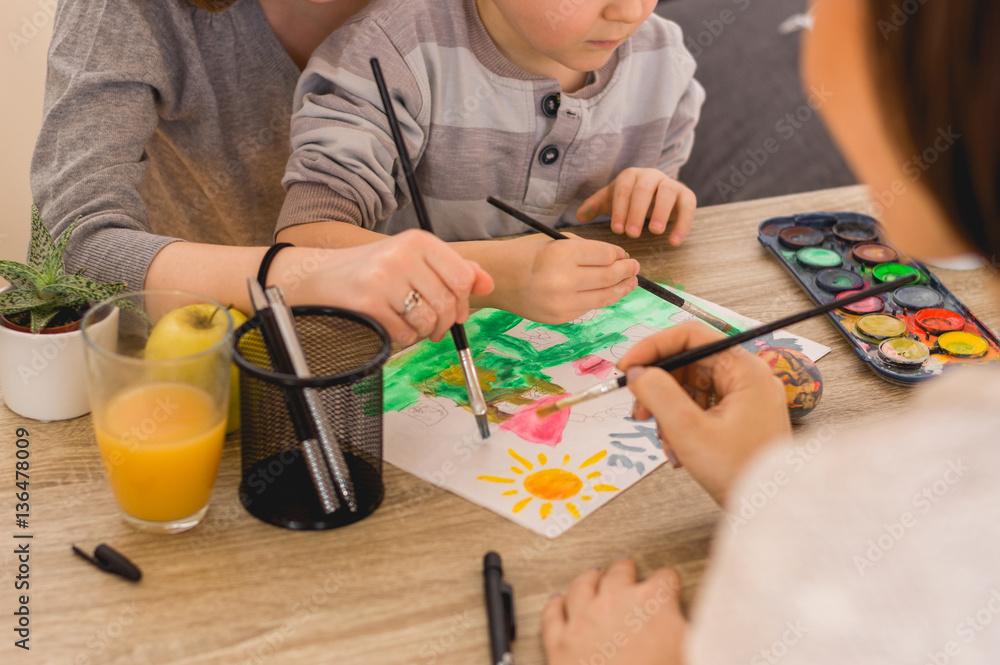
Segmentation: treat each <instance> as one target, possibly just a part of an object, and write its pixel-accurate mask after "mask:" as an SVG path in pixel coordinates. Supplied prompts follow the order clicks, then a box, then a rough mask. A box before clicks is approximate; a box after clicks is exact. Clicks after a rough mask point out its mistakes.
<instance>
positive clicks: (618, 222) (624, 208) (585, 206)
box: [576, 168, 698, 245]
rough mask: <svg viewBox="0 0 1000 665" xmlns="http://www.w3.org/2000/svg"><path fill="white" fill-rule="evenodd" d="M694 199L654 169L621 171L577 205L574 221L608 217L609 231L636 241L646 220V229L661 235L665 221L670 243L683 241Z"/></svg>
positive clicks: (687, 190)
mask: <svg viewBox="0 0 1000 665" xmlns="http://www.w3.org/2000/svg"><path fill="white" fill-rule="evenodd" d="M697 207H698V199H697V198H696V197H695V195H694V192H692V191H691V190H690V189H688V188H687V187H685V186H684V185H683V184H681V183H679V182H677V181H676V180H673V179H671V178H668V177H667V176H665V175H664V174H663V173H662V172H660V171H657V170H656V169H636V168H632V169H625V170H624V171H622V172H621V173H619V174H618V177H617V178H615V179H614V180H613V181H612V182H611V184H610V185H608V186H607V187H603V188H601V189H599V190H597V192H595V193H594V194H593V195H592V196H591V197H590V198H588V199H587V200H586V201H584V202H583V203H582V204H580V208H579V210H577V211H576V218H577V220H579V221H580V222H589V221H592V220H593V219H594V218H596V217H599V216H600V215H610V217H611V230H612V231H614V232H615V233H625V234H627V235H628V236H629V237H632V238H638V237H639V235H640V234H641V233H642V227H643V225H644V224H645V223H646V219H647V218H648V219H649V230H650V232H651V233H655V234H657V235H659V234H661V233H663V232H664V231H665V230H666V228H667V224H668V223H669V222H671V221H672V222H673V223H674V228H673V230H672V231H671V232H670V244H671V245H679V244H681V243H682V242H683V241H684V237H685V236H686V235H687V232H688V230H689V229H690V228H691V222H693V221H694V211H695V208H697Z"/></svg>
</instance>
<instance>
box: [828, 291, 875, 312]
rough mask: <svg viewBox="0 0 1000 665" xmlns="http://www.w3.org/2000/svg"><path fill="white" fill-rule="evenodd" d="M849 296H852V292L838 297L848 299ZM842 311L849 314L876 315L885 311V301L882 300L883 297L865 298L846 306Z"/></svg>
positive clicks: (846, 292)
mask: <svg viewBox="0 0 1000 665" xmlns="http://www.w3.org/2000/svg"><path fill="white" fill-rule="evenodd" d="M849 295H851V292H850V291H845V292H843V293H841V294H839V295H838V296H837V297H838V298H846V297H847V296H849ZM841 309H842V310H844V311H845V312H847V313H849V314H875V313H876V312H881V311H882V310H883V309H885V301H884V300H882V298H881V296H872V297H871V298H865V299H864V300H859V301H858V302H854V303H851V304H850V305H844V306H843V307H841Z"/></svg>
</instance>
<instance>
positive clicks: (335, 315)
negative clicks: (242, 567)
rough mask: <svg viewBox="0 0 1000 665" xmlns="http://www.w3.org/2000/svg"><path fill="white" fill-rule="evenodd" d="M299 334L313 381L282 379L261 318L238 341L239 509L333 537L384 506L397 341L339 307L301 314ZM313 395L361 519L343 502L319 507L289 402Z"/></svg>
mask: <svg viewBox="0 0 1000 665" xmlns="http://www.w3.org/2000/svg"><path fill="white" fill-rule="evenodd" d="M292 312H293V314H294V315H295V329H296V331H297V332H298V334H299V338H300V339H301V340H302V348H303V351H304V352H305V356H306V360H307V361H308V363H309V369H310V371H311V372H312V374H313V376H312V377H311V378H308V379H300V378H298V377H295V376H292V375H290V374H283V373H279V372H276V371H274V365H273V364H272V363H271V358H270V356H269V355H268V353H267V349H266V348H265V346H264V340H263V337H261V332H260V317H256V316H255V317H253V318H252V319H250V320H249V321H247V322H246V323H244V324H243V325H242V326H240V327H239V328H238V329H237V330H236V333H235V338H236V341H235V344H236V352H235V353H234V354H233V359H234V360H235V361H236V364H237V365H239V368H240V418H241V423H242V429H241V433H240V438H241V448H240V452H241V459H242V462H241V463H242V474H243V479H242V482H241V483H240V501H241V503H242V504H243V506H244V507H245V508H246V509H247V511H248V512H250V514H251V515H253V516H255V517H257V518H258V519H261V520H263V521H265V522H268V523H270V524H276V525H278V526H283V527H286V528H289V529H333V528H336V527H339V526H344V525H347V524H351V523H353V522H357V521H358V520H360V519H362V518H364V517H366V516H368V515H370V514H371V513H372V512H373V511H374V510H375V509H376V508H378V506H379V504H380V503H381V502H382V497H383V495H384V494H385V488H384V486H383V484H382V365H383V364H384V363H385V361H386V359H387V358H388V357H389V348H390V342H389V336H388V335H387V334H386V332H385V330H384V329H383V328H382V326H380V325H379V324H378V323H376V322H375V321H374V320H372V319H370V318H368V317H367V316H365V315H363V314H358V313H357V312H351V311H348V310H344V309H336V308H333V307H319V306H304V307H293V308H292ZM289 388H292V389H296V388H298V389H301V388H314V389H315V390H316V392H317V393H318V396H319V398H320V402H321V404H322V407H323V411H324V413H325V414H326V416H327V417H328V418H329V424H330V426H331V428H332V430H333V432H334V433H335V434H336V438H337V441H338V443H339V444H340V449H341V452H343V454H344V458H345V460H346V462H347V468H348V469H349V470H350V474H351V480H352V481H353V483H354V492H355V495H356V498H357V503H358V510H357V512H351V511H350V510H348V508H347V506H346V504H345V502H344V501H341V504H342V505H341V507H340V508H339V509H338V510H336V511H335V512H333V513H329V514H326V513H324V511H323V510H322V508H321V507H320V502H319V499H318V497H317V493H316V488H315V486H314V485H313V482H312V478H311V477H310V475H309V471H308V468H307V466H306V463H305V459H304V458H303V456H302V447H301V444H300V442H299V439H298V437H297V436H296V434H295V427H294V425H293V423H292V419H291V415H290V413H289V409H288V403H287V401H286V397H285V391H286V390H287V389H289Z"/></svg>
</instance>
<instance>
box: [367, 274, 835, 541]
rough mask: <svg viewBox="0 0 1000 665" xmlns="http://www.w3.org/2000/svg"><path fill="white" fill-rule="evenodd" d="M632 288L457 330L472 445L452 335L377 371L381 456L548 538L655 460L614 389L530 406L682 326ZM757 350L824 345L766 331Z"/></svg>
mask: <svg viewBox="0 0 1000 665" xmlns="http://www.w3.org/2000/svg"><path fill="white" fill-rule="evenodd" d="M684 297H685V298H687V299H689V300H691V301H693V302H695V303H697V304H698V305H699V306H701V307H703V308H704V309H706V310H708V311H709V312H711V313H713V314H715V315H716V316H719V317H720V318H723V319H725V320H726V321H727V322H729V323H731V324H733V325H734V326H736V327H738V328H739V329H741V330H745V329H747V328H749V327H752V326H753V325H756V324H757V322H755V321H752V320H750V319H747V318H744V317H741V316H739V315H737V314H735V313H733V312H731V311H729V310H727V309H725V308H722V307H719V306H716V305H713V304H711V303H708V302H705V301H703V300H700V299H698V298H693V297H692V296H690V295H686V294H685V296H684ZM691 318H692V317H691V316H690V315H689V314H687V313H686V312H684V311H682V310H680V309H678V308H677V307H674V306H673V305H670V304H669V303H666V302H664V301H662V300H661V299H659V298H657V297H656V296H653V295H651V294H649V293H647V292H645V291H642V290H639V289H636V290H635V291H633V292H632V293H631V294H630V295H629V296H627V297H626V298H624V299H623V300H621V301H620V302H618V303H617V304H615V305H613V306H611V307H607V308H605V309H601V310H594V311H591V312H588V313H587V314H586V315H584V316H582V317H580V318H579V319H577V320H575V321H572V322H570V323H567V324H563V325H543V324H538V323H532V322H530V321H525V320H524V319H521V318H520V317H518V316H515V315H513V314H510V313H507V312H501V311H497V310H492V309H490V310H481V311H479V312H477V313H476V314H475V315H473V316H472V317H471V318H470V319H469V321H468V322H466V324H465V329H466V332H467V333H468V336H469V344H470V346H471V348H472V351H473V354H474V356H475V360H476V368H477V370H478V371H479V379H480V382H481V383H482V387H483V392H484V393H485V395H486V400H487V402H488V404H489V420H490V426H491V430H492V436H491V437H490V438H489V439H488V440H486V441H482V440H480V438H479V435H478V432H477V429H476V423H475V419H474V417H473V416H472V413H471V412H470V411H469V409H468V408H467V396H466V391H465V383H464V380H463V377H462V370H461V367H460V366H459V364H458V355H457V354H456V352H455V346H454V344H453V343H452V341H451V339H450V338H447V339H445V340H443V341H441V342H439V343H437V344H434V343H431V342H428V341H425V342H421V343H420V344H417V345H415V346H413V347H411V348H409V349H407V350H405V351H402V352H401V353H399V354H397V355H396V356H394V357H393V358H392V359H391V360H390V361H389V363H388V364H387V365H386V368H385V380H384V381H385V406H384V408H385V425H384V428H385V459H386V461H388V462H390V463H391V464H394V465H395V466H398V467H400V468H401V469H403V470H405V471H408V472H409V473H412V474H414V475H416V476H418V477H420V478H423V479H424V480H427V481H428V482H431V483H433V484H435V485H438V486H440V487H443V488H445V489H447V490H450V491H452V492H454V493H455V494H458V495H459V496H462V497H464V498H466V499H468V500H470V501H473V502H474V503H477V504H479V505H481V506H484V507H486V508H489V509H490V510H493V511H495V512H497V513H499V514H501V515H503V516H504V517H507V518H509V519H511V520H513V521H515V522H517V523H518V524H521V525H522V526H525V527H527V528H529V529H532V530H533V531H536V532H537V533H540V534H543V535H545V536H548V537H550V538H554V537H556V536H558V535H560V534H561V533H563V532H564V531H565V530H566V529H568V528H570V527H572V526H573V525H575V524H576V523H578V522H579V521H580V520H582V519H583V518H585V517H586V516H587V515H589V514H590V513H592V512H594V511H595V510H597V509H598V508H600V507H601V506H602V505H604V504H605V503H607V502H608V501H610V500H611V499H613V498H614V497H615V496H617V495H618V494H620V493H621V492H622V491H624V490H625V489H627V488H628V487H630V486H631V485H633V484H635V483H636V482H638V481H639V480H640V479H642V477H643V476H644V475H646V474H648V473H649V472H650V471H652V470H653V469H655V468H656V467H658V466H659V465H660V464H663V462H664V461H665V459H666V457H665V455H664V452H663V447H662V445H661V444H660V441H659V439H658V438H657V436H656V426H655V424H654V423H653V421H648V422H638V421H634V420H632V419H631V418H630V417H629V416H630V414H631V410H632V395H631V393H630V392H628V390H619V391H616V392H613V393H609V394H608V395H604V396H603V397H601V398H599V399H595V400H592V401H589V402H585V403H583V404H580V405H578V406H576V407H574V408H573V409H566V410H563V411H559V412H557V413H556V414H554V415H552V416H549V417H548V418H544V419H540V418H538V416H537V415H536V413H535V408H536V407H538V406H539V405H541V404H544V403H546V402H550V401H553V400H556V399H559V398H560V397H562V396H564V395H566V394H568V393H575V392H577V391H579V390H582V389H584V388H588V387H590V386H592V385H593V384H595V383H597V382H599V381H602V380H604V379H607V378H609V377H612V376H617V375H618V374H620V373H619V372H618V371H617V370H616V369H615V364H616V363H617V362H618V360H619V359H620V358H621V357H622V356H623V355H624V354H625V352H626V351H627V350H628V349H629V348H631V347H632V345H634V344H635V343H636V342H638V341H639V340H641V339H643V338H644V337H648V336H649V335H651V334H653V333H654V332H656V331H658V330H660V329H662V328H667V327H670V326H673V325H676V324H678V323H680V322H683V321H686V320H689V319H691ZM760 346H784V347H788V348H793V349H796V350H798V351H802V352H803V353H805V354H806V355H807V356H809V358H810V359H812V360H813V361H815V360H818V359H819V358H820V357H822V356H823V355H825V354H826V353H827V352H828V351H829V349H828V348H827V347H825V346H822V345H820V344H817V343H815V342H811V341H809V340H807V339H804V338H802V337H798V336H796V335H791V334H787V333H783V332H780V331H779V332H778V333H774V334H773V335H771V336H768V338H767V339H766V340H765V341H764V342H760V341H758V342H756V343H750V344H749V345H748V349H749V350H751V351H755V350H756V349H757V348H758V347H760Z"/></svg>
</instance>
